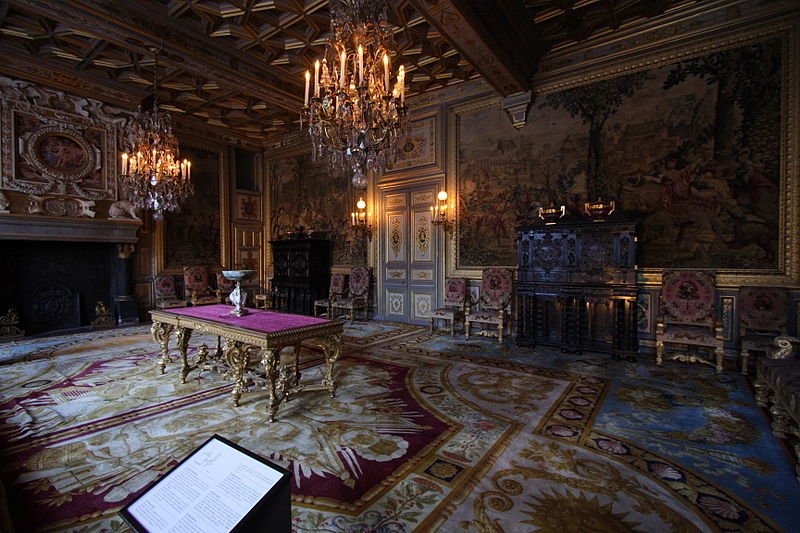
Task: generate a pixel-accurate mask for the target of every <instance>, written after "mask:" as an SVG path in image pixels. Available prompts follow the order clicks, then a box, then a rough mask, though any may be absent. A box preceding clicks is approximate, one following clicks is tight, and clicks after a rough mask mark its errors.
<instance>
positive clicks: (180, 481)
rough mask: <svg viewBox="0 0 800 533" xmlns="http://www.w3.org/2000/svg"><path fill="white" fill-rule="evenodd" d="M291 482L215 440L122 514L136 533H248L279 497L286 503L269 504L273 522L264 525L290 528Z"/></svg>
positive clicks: (256, 458)
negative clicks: (277, 522) (283, 524)
mask: <svg viewBox="0 0 800 533" xmlns="http://www.w3.org/2000/svg"><path fill="white" fill-rule="evenodd" d="M289 477H290V475H289V473H288V472H287V471H286V470H284V469H283V468H281V467H279V466H277V465H274V464H272V463H270V462H269V461H267V460H266V459H264V458H262V457H259V456H257V455H256V454H254V453H252V452H250V451H249V450H246V449H244V448H242V447H241V446H238V445H237V444H234V443H232V442H230V441H228V440H226V439H224V438H222V437H220V436H219V435H214V436H213V437H211V438H210V439H208V440H207V441H206V442H205V443H204V444H203V445H202V446H201V447H200V448H198V449H196V450H195V451H194V452H192V453H191V454H190V455H189V456H188V457H187V458H186V459H184V460H183V461H181V462H180V463H179V464H178V465H177V466H176V467H175V468H173V469H172V470H170V471H169V472H168V473H167V474H166V475H165V476H164V477H162V478H161V479H160V480H159V481H158V482H157V483H156V484H155V485H153V486H152V487H150V488H149V489H148V490H147V492H145V493H144V494H142V495H141V496H139V498H137V499H136V500H135V501H134V502H132V503H130V504H129V505H127V506H126V507H125V508H124V509H123V510H122V511H121V513H120V514H121V515H122V517H123V518H124V519H125V521H126V522H127V523H128V524H129V525H130V526H131V527H132V528H133V529H134V530H135V531H140V532H148V533H161V532H174V533H184V532H185V533H219V532H229V531H246V530H247V529H249V527H247V526H248V522H250V521H251V520H252V519H254V518H257V517H258V516H259V515H260V514H262V513H260V512H259V511H260V510H262V508H264V507H266V506H268V504H269V500H270V498H275V499H278V496H279V495H280V494H283V497H280V498H279V499H280V500H284V499H285V500H286V501H285V502H283V501H275V502H273V505H271V506H270V507H272V508H273V516H272V517H271V518H270V517H266V518H265V519H266V520H268V521H270V522H271V521H272V520H273V519H279V520H282V518H279V517H278V516H277V515H286V526H287V527H288V525H289V524H288V522H289V520H290V510H289V505H290V504H289V497H288V493H289V490H288V489H289ZM284 507H285V509H284ZM258 521H259V525H260V526H263V525H264V522H263V519H259V520H258ZM252 525H253V526H255V524H252ZM258 529H261V528H258ZM261 530H263V529H261Z"/></svg>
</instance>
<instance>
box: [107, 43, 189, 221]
mask: <svg viewBox="0 0 800 533" xmlns="http://www.w3.org/2000/svg"><path fill="white" fill-rule="evenodd" d="M151 51H152V52H153V54H154V58H155V65H154V68H153V70H154V73H155V74H154V79H153V91H154V100H153V108H152V109H151V110H150V111H143V110H142V106H139V110H138V111H137V113H136V114H135V115H134V117H133V120H132V121H131V123H130V125H129V127H128V130H127V131H126V133H125V138H124V140H123V144H124V148H125V151H124V152H123V153H122V183H123V185H124V186H125V187H126V188H127V189H128V199H129V200H130V201H131V203H132V204H133V205H134V207H136V208H137V209H150V210H152V211H153V219H155V220H162V219H163V218H164V212H165V211H180V204H181V202H182V201H183V200H184V199H185V198H187V197H189V196H191V195H192V194H194V188H193V187H192V181H191V174H192V164H191V163H190V162H189V161H188V160H186V159H184V160H183V161H180V160H179V151H178V139H176V138H175V136H174V135H173V134H172V117H171V116H170V114H169V113H165V112H164V113H162V112H161V111H160V110H159V109H158V54H159V52H160V50H157V49H152V50H151Z"/></svg>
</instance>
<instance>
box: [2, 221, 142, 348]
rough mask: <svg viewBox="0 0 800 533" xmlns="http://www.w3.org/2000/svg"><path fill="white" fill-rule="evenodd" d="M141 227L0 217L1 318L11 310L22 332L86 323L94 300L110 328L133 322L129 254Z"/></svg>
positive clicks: (92, 315) (92, 312)
mask: <svg viewBox="0 0 800 533" xmlns="http://www.w3.org/2000/svg"><path fill="white" fill-rule="evenodd" d="M140 225H141V221H139V220H129V219H124V220H95V219H88V218H73V217H53V216H36V215H21V214H0V249H2V250H3V253H2V254H1V256H0V280H3V281H2V283H3V285H4V287H3V290H2V291H0V292H2V295H0V314H2V313H5V312H6V311H7V310H8V308H10V307H16V308H17V310H18V311H19V313H20V314H21V318H22V328H23V329H25V330H26V334H28V335H31V334H39V333H47V332H51V331H63V330H70V329H78V328H83V327H86V326H90V325H91V323H92V321H93V320H94V319H95V318H96V317H95V314H96V313H95V304H96V302H97V301H103V302H104V303H105V304H106V305H107V306H108V308H109V309H110V310H111V311H112V315H113V320H114V322H115V323H117V324H123V323H127V322H129V321H133V322H135V321H138V319H136V314H135V309H136V302H135V301H134V300H133V298H132V297H131V296H130V294H131V290H130V257H131V253H132V252H133V249H134V246H135V244H136V242H137V240H138V237H137V231H138V229H139V227H140ZM131 310H133V311H131ZM131 313H133V314H132V315H131Z"/></svg>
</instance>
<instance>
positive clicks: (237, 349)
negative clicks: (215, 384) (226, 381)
mask: <svg viewBox="0 0 800 533" xmlns="http://www.w3.org/2000/svg"><path fill="white" fill-rule="evenodd" d="M248 352H249V350H248V349H247V348H246V347H245V346H243V345H242V343H241V342H237V341H234V340H231V339H226V340H225V362H226V363H227V364H228V368H230V369H231V370H232V371H233V390H232V391H231V396H232V397H233V405H234V406H236V407H238V406H239V399H240V398H241V397H242V393H243V392H244V390H245V386H244V371H245V368H246V367H247V355H248Z"/></svg>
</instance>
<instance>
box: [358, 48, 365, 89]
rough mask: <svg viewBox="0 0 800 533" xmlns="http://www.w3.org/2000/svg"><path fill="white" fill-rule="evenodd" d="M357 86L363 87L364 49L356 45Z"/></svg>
mask: <svg viewBox="0 0 800 533" xmlns="http://www.w3.org/2000/svg"><path fill="white" fill-rule="evenodd" d="M358 84H359V85H364V47H363V46H361V45H360V44H359V45H358Z"/></svg>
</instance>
